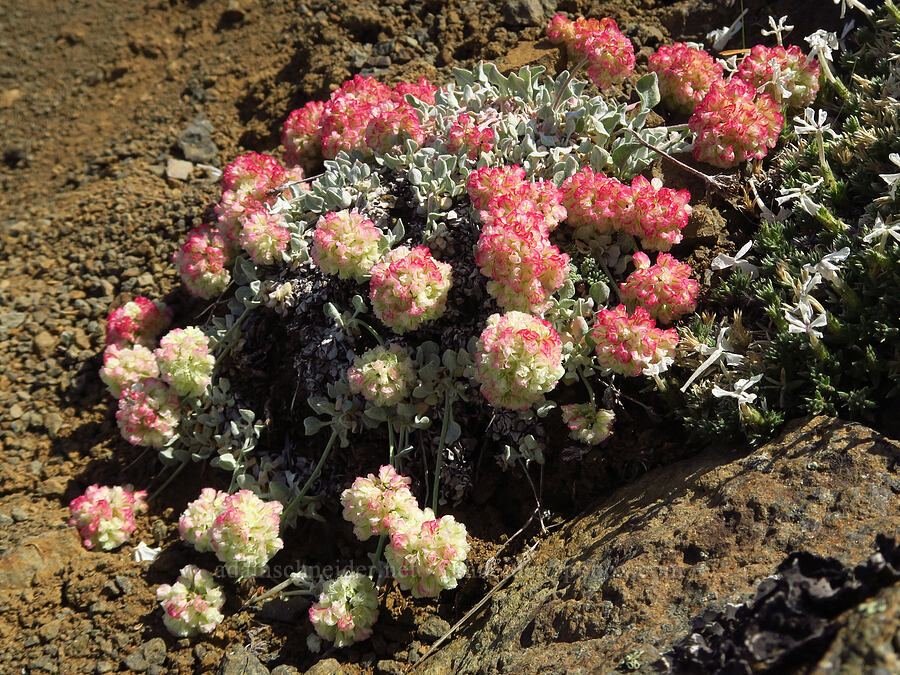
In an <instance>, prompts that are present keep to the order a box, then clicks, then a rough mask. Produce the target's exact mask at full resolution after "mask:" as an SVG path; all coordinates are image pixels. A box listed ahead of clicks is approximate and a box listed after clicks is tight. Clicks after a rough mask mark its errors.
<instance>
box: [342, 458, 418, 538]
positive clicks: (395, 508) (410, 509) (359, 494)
mask: <svg viewBox="0 0 900 675" xmlns="http://www.w3.org/2000/svg"><path fill="white" fill-rule="evenodd" d="M411 483H412V481H411V480H410V479H409V478H407V477H406V476H401V475H399V474H398V473H397V471H396V470H395V469H394V467H393V466H390V465H386V466H382V467H381V468H380V469H379V470H378V475H377V476H376V475H375V474H371V473H370V474H369V475H368V476H366V477H365V478H363V477H361V476H360V477H359V478H357V479H356V480H354V481H353V485H351V486H350V487H349V488H347V489H346V490H344V491H343V492H342V493H341V504H342V505H343V507H344V520H347V521H349V522H351V523H353V534H355V535H356V538H357V539H359V540H360V541H366V540H367V539H369V537H371V536H372V535H374V534H379V535H381V534H389V533H390V532H391V531H392V530H395V529H396V528H397V527H398V526H399V524H400V521H407V520H416V519H417V518H419V513H420V509H419V505H418V503H417V502H416V498H415V497H414V496H413V494H412V492H411V491H410V489H409V486H410V484H411Z"/></svg>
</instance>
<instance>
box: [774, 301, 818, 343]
mask: <svg viewBox="0 0 900 675" xmlns="http://www.w3.org/2000/svg"><path fill="white" fill-rule="evenodd" d="M782 309H783V310H784V318H785V319H786V320H787V322H788V332H789V333H806V334H807V335H809V336H810V337H814V338H820V337H822V332H821V331H818V330H816V328H824V327H825V326H827V325H828V317H827V316H825V314H824V313H822V314H814V313H813V308H812V306H811V305H810V304H809V303H807V302H800V303H799V304H798V305H797V306H796V307H791V306H790V305H784V306H783V307H782ZM798 312H799V314H798Z"/></svg>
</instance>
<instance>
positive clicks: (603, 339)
mask: <svg viewBox="0 0 900 675" xmlns="http://www.w3.org/2000/svg"><path fill="white" fill-rule="evenodd" d="M590 335H591V338H592V339H593V340H594V343H595V344H596V347H595V350H596V352H597V361H598V363H599V364H600V365H601V366H602V367H604V368H609V369H610V370H612V371H613V372H616V373H621V374H622V375H628V376H631V377H634V376H636V375H640V374H641V373H642V372H647V373H648V374H650V373H653V374H658V373H659V372H662V371H665V370H666V369H667V368H668V367H669V365H670V364H671V363H672V361H673V359H674V354H675V346H676V345H677V344H678V333H677V332H676V331H675V329H674V328H670V329H668V330H662V329H660V328H657V327H656V322H655V321H654V320H653V319H651V318H650V314H649V313H648V312H647V310H646V309H644V308H643V307H636V308H635V310H634V313H633V314H629V313H628V310H627V309H626V307H625V305H619V306H618V307H616V308H615V309H611V310H610V309H601V310H600V311H599V312H597V316H596V319H595V323H594V326H593V328H591V333H590Z"/></svg>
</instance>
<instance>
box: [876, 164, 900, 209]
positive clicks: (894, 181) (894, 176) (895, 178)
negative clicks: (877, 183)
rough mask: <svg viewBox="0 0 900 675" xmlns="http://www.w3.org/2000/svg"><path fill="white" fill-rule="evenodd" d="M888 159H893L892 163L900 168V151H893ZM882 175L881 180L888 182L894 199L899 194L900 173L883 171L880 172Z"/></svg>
mask: <svg viewBox="0 0 900 675" xmlns="http://www.w3.org/2000/svg"><path fill="white" fill-rule="evenodd" d="M888 159H889V160H891V163H892V164H894V165H896V166H897V168H900V153H896V152H892V153H891V154H890V155H888ZM879 175H880V176H881V180H883V181H884V182H885V183H887V184H888V187H889V188H890V189H891V190H890V193H889V194H890V195H891V199H893V198H894V197H895V196H896V194H897V186H898V185H900V173H882V174H879Z"/></svg>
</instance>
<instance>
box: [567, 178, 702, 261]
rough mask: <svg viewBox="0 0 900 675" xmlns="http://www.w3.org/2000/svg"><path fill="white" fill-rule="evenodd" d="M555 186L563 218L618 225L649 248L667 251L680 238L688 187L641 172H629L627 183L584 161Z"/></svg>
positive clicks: (605, 227) (606, 227) (603, 227)
mask: <svg viewBox="0 0 900 675" xmlns="http://www.w3.org/2000/svg"><path fill="white" fill-rule="evenodd" d="M561 190H562V203H563V206H565V208H566V210H567V212H568V222H569V223H571V224H572V225H574V226H576V227H577V226H582V225H589V226H592V227H594V228H596V229H597V230H598V231H599V232H612V231H623V232H625V233H627V234H630V235H632V236H634V237H639V238H640V240H641V246H643V247H644V248H647V249H651V250H657V251H668V250H669V249H670V248H671V247H672V246H673V245H674V244H677V243H678V242H680V241H681V230H683V229H684V228H685V226H686V225H687V223H688V219H689V218H690V215H691V207H690V204H688V202H689V201H690V198H691V194H690V192H688V191H687V190H672V189H671V188H666V187H662V183H661V182H660V181H659V180H658V179H653V180H652V181H649V180H647V179H646V178H644V177H643V176H635V178H634V179H633V180H632V181H631V185H630V186H628V185H625V184H624V183H620V182H619V181H617V180H616V179H615V178H609V177H607V176H604V175H603V174H602V173H594V172H593V171H592V170H591V168H590V167H585V168H584V169H582V170H581V171H579V172H578V173H575V174H573V175H572V176H570V177H569V178H567V179H566V180H565V181H564V182H563V184H562V188H561Z"/></svg>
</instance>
